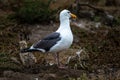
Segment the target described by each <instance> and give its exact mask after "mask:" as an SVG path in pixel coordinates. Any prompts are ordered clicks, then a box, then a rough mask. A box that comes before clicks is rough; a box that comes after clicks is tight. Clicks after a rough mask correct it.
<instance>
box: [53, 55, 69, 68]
mask: <svg viewBox="0 0 120 80" xmlns="http://www.w3.org/2000/svg"><path fill="white" fill-rule="evenodd" d="M55 61H56V63H57V66H58V68H61V69H66V68H67V67H66V66H65V65H62V64H60V59H59V53H55Z"/></svg>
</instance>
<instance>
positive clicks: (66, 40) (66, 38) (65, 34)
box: [49, 29, 73, 52]
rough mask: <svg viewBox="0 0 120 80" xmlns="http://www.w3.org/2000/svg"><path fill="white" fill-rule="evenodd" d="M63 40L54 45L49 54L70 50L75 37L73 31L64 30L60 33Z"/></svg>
mask: <svg viewBox="0 0 120 80" xmlns="http://www.w3.org/2000/svg"><path fill="white" fill-rule="evenodd" d="M60 36H61V40H60V41H58V43H57V44H56V45H54V46H53V47H52V48H51V49H50V51H49V52H58V51H61V50H64V49H68V48H69V47H70V46H71V44H72V42H73V35H72V32H71V30H67V29H64V30H62V31H60Z"/></svg>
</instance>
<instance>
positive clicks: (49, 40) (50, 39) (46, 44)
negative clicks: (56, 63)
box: [33, 32, 61, 51]
mask: <svg viewBox="0 0 120 80" xmlns="http://www.w3.org/2000/svg"><path fill="white" fill-rule="evenodd" d="M59 40H61V37H60V33H57V32H54V33H51V34H49V35H48V36H46V37H45V38H43V39H42V40H40V41H39V42H37V43H36V44H34V45H33V47H34V48H37V49H44V50H45V51H49V50H50V48H51V47H52V46H54V45H55V44H56V43H57V42H58V41H59Z"/></svg>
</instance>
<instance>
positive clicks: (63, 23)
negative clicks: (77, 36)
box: [56, 18, 71, 32]
mask: <svg viewBox="0 0 120 80" xmlns="http://www.w3.org/2000/svg"><path fill="white" fill-rule="evenodd" d="M64 29H67V30H70V31H71V28H70V20H69V18H67V19H60V27H59V28H58V30H57V31H56V32H60V31H61V30H64Z"/></svg>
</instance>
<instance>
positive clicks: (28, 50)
mask: <svg viewBox="0 0 120 80" xmlns="http://www.w3.org/2000/svg"><path fill="white" fill-rule="evenodd" d="M34 51H39V50H37V49H30V48H24V49H22V50H20V52H21V53H26V52H34Z"/></svg>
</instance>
